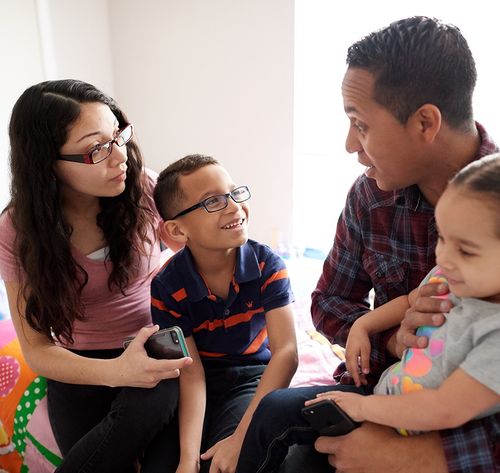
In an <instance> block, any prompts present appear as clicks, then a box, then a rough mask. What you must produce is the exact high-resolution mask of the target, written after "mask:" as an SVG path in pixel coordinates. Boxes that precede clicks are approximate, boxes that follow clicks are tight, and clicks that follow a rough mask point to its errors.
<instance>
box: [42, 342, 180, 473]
mask: <svg viewBox="0 0 500 473" xmlns="http://www.w3.org/2000/svg"><path fill="white" fill-rule="evenodd" d="M77 353H78V354H81V355H82V356H87V357H92V358H114V357H115V356H118V355H119V354H120V353H121V350H99V351H79V352H77ZM178 396H179V383H178V380H177V379H172V380H164V381H162V382H160V383H159V384H158V385H157V386H156V387H155V388H151V389H148V388H130V387H126V388H109V387H106V386H92V385H77V384H66V383H60V382H58V381H53V380H47V400H48V410H49V418H50V423H51V426H52V430H53V432H54V436H55V439H56V441H57V444H58V446H59V448H60V450H61V453H62V455H63V462H62V464H61V465H60V466H59V467H58V468H57V470H56V471H57V472H58V473H66V472H68V473H76V472H79V473H84V472H89V473H90V472H91V473H100V472H103V473H104V472H106V473H109V472H112V471H113V472H114V471H116V472H118V471H119V472H125V473H128V472H135V471H137V470H136V465H137V462H140V463H141V464H142V469H141V471H142V472H148V473H153V472H164V471H169V470H168V468H169V466H170V465H171V466H172V468H173V469H172V471H175V469H176V467H177V465H178V461H179V446H178V434H177V432H178V422H177V403H178Z"/></svg>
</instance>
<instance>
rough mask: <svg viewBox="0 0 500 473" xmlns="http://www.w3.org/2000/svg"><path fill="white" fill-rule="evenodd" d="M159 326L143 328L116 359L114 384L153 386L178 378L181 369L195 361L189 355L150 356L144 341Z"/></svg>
mask: <svg viewBox="0 0 500 473" xmlns="http://www.w3.org/2000/svg"><path fill="white" fill-rule="evenodd" d="M158 328H159V327H158V325H155V326H153V327H143V328H141V330H139V332H138V334H137V336H136V337H135V338H134V339H133V340H132V341H131V342H130V345H129V346H128V347H127V348H126V350H125V351H124V352H123V353H122V354H121V355H120V356H119V357H118V358H116V359H115V360H114V361H116V366H115V368H116V376H115V377H116V378H117V381H116V384H114V386H133V387H137V388H153V387H155V386H156V385H157V384H158V383H159V382H160V381H162V380H164V379H169V378H178V377H179V374H180V370H181V369H182V368H183V367H184V366H188V365H190V364H191V363H192V362H193V360H192V359H191V358H188V357H185V358H180V359H178V360H156V359H154V358H150V357H149V356H148V355H147V353H146V350H145V348H144V343H145V342H146V340H147V339H148V338H149V337H150V336H151V335H153V333H156V332H157V331H158Z"/></svg>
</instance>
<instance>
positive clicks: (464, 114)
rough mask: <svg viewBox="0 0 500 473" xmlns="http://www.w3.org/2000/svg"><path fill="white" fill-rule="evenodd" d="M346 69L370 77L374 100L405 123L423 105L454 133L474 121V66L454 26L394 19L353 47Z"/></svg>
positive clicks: (426, 20)
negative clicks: (432, 108)
mask: <svg viewBox="0 0 500 473" xmlns="http://www.w3.org/2000/svg"><path fill="white" fill-rule="evenodd" d="M347 65H348V67H352V68H362V69H366V70H368V71H369V72H371V73H372V74H373V75H374V77H375V83H374V97H373V98H374V100H375V101H376V102H377V103H379V104H380V105H382V106H383V107H384V108H386V109H388V110H389V111H390V112H391V113H392V114H393V115H394V116H395V117H396V118H397V119H398V120H399V121H400V122H401V123H403V124H404V123H406V122H407V121H408V118H409V117H410V116H411V115H412V114H413V113H415V112H416V111H417V110H418V108H419V107H421V106H422V105H424V104H426V103H429V104H433V105H435V106H436V107H438V108H439V110H440V111H441V114H442V116H443V119H444V120H445V121H446V123H447V124H448V125H449V126H451V127H453V128H455V129H462V130H467V129H469V127H470V126H471V124H472V122H473V117H472V94H473V91H474V86H475V84H476V65H475V62H474V58H473V57H472V53H471V51H470V49H469V46H468V44H467V41H466V40H465V38H464V37H463V36H462V34H461V32H460V30H459V29H458V28H457V27H456V26H453V25H449V24H445V23H442V22H441V21H439V20H437V19H434V18H427V17H423V16H416V17H411V18H406V19H403V20H399V21H396V22H394V23H391V24H390V25H389V26H387V27H386V28H383V29H381V30H379V31H375V32H373V33H371V34H369V35H368V36H366V37H364V38H362V39H361V40H359V41H358V42H356V43H354V44H353V45H351V46H350V47H349V49H348V52H347Z"/></svg>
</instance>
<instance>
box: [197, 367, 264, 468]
mask: <svg viewBox="0 0 500 473" xmlns="http://www.w3.org/2000/svg"><path fill="white" fill-rule="evenodd" d="M204 368H205V379H206V386H207V410H206V414H205V422H204V426H203V443H202V448H201V453H203V452H205V451H206V450H208V449H209V448H210V447H211V446H212V445H215V444H216V443H217V442H218V441H219V440H222V439H224V438H226V437H229V436H230V435H231V434H232V433H233V432H234V431H235V429H236V427H237V426H238V424H239V422H240V420H241V418H242V417H243V414H244V413H245V411H246V409H247V407H248V405H249V404H250V401H251V400H252V398H253V396H254V395H255V391H256V390H257V386H258V385H259V381H260V378H261V377H262V373H263V372H264V370H265V368H266V365H265V364H258V365H247V366H220V365H219V364H217V363H216V362H212V363H205V364H204ZM210 463H211V462H210V461H202V462H201V469H200V472H201V473H206V472H208V470H209V468H210Z"/></svg>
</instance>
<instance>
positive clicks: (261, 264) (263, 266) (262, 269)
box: [259, 261, 266, 273]
mask: <svg viewBox="0 0 500 473" xmlns="http://www.w3.org/2000/svg"><path fill="white" fill-rule="evenodd" d="M265 266H266V262H265V261H262V262H261V263H259V269H260V272H261V273H262V271H264V268H265Z"/></svg>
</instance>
